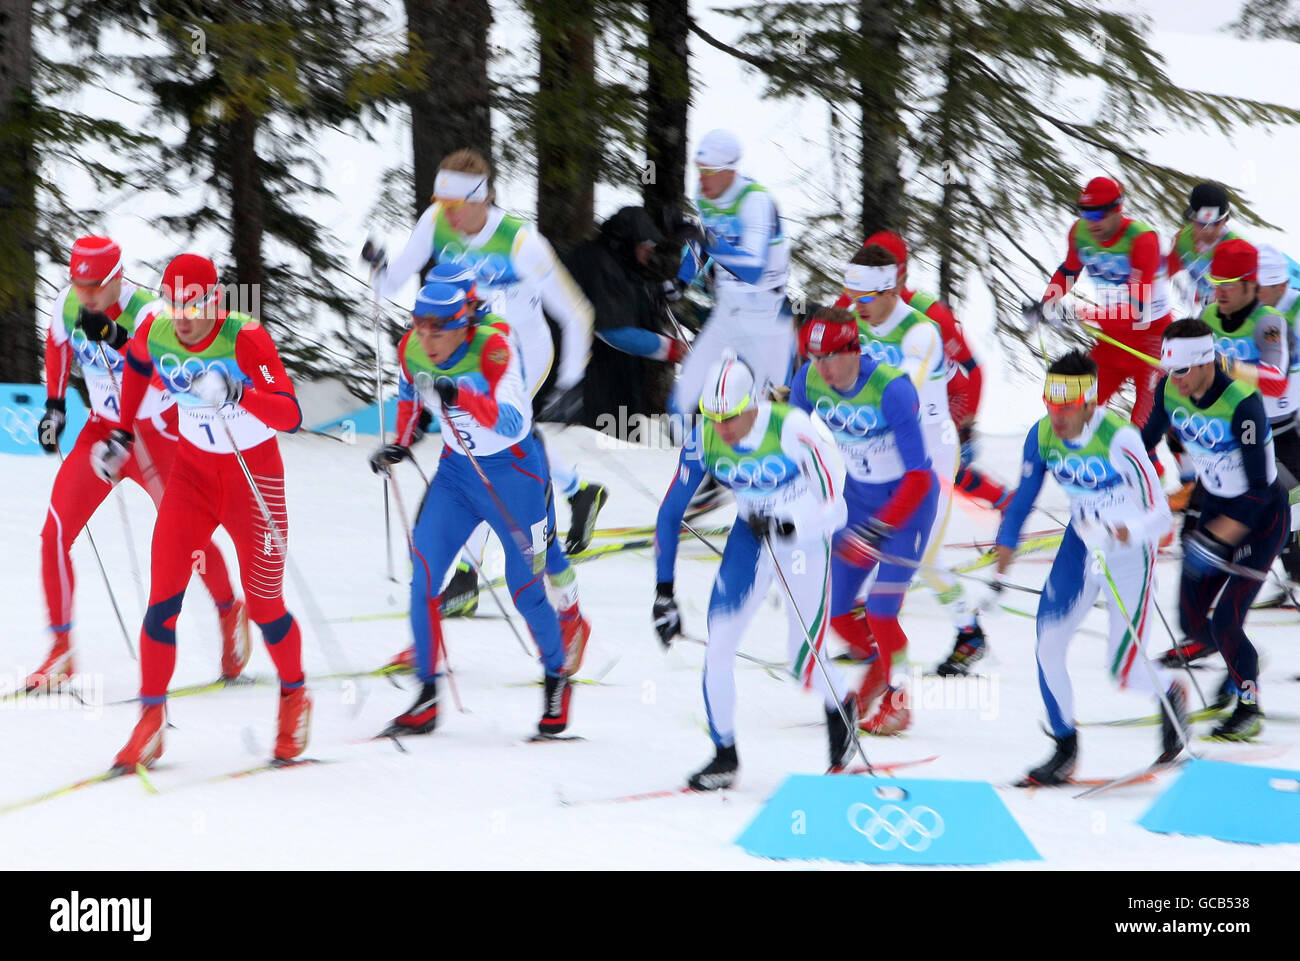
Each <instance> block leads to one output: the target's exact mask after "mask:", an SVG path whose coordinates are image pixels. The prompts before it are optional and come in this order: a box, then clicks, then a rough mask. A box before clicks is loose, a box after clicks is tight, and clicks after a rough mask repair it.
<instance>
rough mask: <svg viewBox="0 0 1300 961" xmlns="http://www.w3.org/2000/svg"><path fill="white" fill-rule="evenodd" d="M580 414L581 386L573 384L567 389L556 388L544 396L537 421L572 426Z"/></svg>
mask: <svg viewBox="0 0 1300 961" xmlns="http://www.w3.org/2000/svg"><path fill="white" fill-rule="evenodd" d="M581 414H582V385H581V384H575V385H574V386H572V387H569V388H567V389H566V388H563V387H556V388H554V389H552V391H551V392H550V393H549V394H547V395H546V400H545V401H544V402H543V403H542V410H541V413H539V414H538V415H537V419H538V420H545V421H553V422H554V423H557V424H572V423H574V422H575V421H577V420H578V418H579V416H581Z"/></svg>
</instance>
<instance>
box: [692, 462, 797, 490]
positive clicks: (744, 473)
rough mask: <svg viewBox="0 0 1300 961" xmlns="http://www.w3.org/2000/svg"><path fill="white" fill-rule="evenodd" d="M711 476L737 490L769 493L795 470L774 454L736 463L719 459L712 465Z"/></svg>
mask: <svg viewBox="0 0 1300 961" xmlns="http://www.w3.org/2000/svg"><path fill="white" fill-rule="evenodd" d="M712 470H713V475H714V476H715V477H716V478H717V479H718V480H719V481H720V482H721V483H723V484H726V485H727V486H728V487H731V488H734V489H738V490H750V489H751V488H756V489H758V490H763V491H770V490H774V489H776V488H777V487H780V486H781V485H782V484H784V483H785V482H786V481H787V480H789V479H790V477H791V476H792V475H793V473H794V471H795V468H794V466H793V465H792V464H791V463H790V462H789V461H787V460H785V459H784V458H782V457H778V456H776V455H774V454H769V455H767V456H765V457H761V458H760V457H742V458H740V459H739V460H738V461H737V460H732V459H731V458H730V457H720V458H718V460H717V461H716V462H714V463H713V464H712Z"/></svg>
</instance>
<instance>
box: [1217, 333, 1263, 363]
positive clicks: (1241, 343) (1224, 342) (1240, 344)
mask: <svg viewBox="0 0 1300 961" xmlns="http://www.w3.org/2000/svg"><path fill="white" fill-rule="evenodd" d="M1254 347H1255V345H1254V343H1253V342H1251V341H1249V340H1246V339H1245V338H1242V337H1219V338H1218V339H1216V340H1215V341H1214V349H1215V350H1217V351H1218V352H1219V353H1221V354H1223V355H1224V356H1225V357H1232V358H1234V359H1236V360H1255V359H1256V354H1255V350H1254Z"/></svg>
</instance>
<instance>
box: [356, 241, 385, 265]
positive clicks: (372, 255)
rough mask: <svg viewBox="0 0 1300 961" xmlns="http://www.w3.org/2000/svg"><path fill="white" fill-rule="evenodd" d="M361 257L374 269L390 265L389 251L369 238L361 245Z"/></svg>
mask: <svg viewBox="0 0 1300 961" xmlns="http://www.w3.org/2000/svg"><path fill="white" fill-rule="evenodd" d="M361 259H362V260H364V261H365V262H366V263H368V264H369V265H370V269H371V270H372V271H377V270H383V269H384V268H385V267H387V266H388V251H386V250H385V249H384V248H383V247H376V246H375V242H374V241H373V240H369V239H367V240H366V242H365V243H364V244H363V245H362V246H361Z"/></svg>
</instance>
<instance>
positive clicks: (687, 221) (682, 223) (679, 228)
mask: <svg viewBox="0 0 1300 961" xmlns="http://www.w3.org/2000/svg"><path fill="white" fill-rule="evenodd" d="M670 229H671V232H672V235H673V239H674V240H676V241H677V242H678V243H679V244H689V243H695V244H700V245H703V244H704V225H703V224H702V223H700V218H699V217H698V216H697V215H696V214H694V213H691V212H689V211H685V210H683V211H680V212H679V213H678V214H677V216H676V217H674V218H673V222H672V224H671V227H670Z"/></svg>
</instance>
